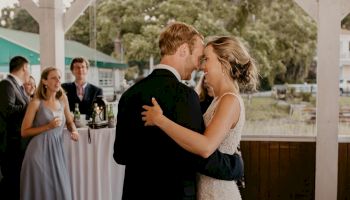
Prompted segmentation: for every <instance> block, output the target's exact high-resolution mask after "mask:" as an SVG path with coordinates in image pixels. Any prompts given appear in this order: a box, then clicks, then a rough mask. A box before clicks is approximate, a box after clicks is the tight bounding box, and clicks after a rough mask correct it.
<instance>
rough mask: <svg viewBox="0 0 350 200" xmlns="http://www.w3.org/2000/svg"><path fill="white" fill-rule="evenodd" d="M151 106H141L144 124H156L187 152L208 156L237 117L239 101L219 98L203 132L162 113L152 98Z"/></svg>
mask: <svg viewBox="0 0 350 200" xmlns="http://www.w3.org/2000/svg"><path fill="white" fill-rule="evenodd" d="M152 103H153V105H154V106H153V107H150V106H143V108H144V109H145V110H146V111H144V112H142V115H143V118H142V119H143V120H144V121H146V122H145V125H146V126H148V125H156V126H158V127H159V128H161V129H162V130H163V131H164V132H166V133H167V134H168V135H169V136H170V137H171V138H172V139H173V140H175V142H176V143H178V144H179V145H180V146H181V147H182V148H184V149H186V150H187V151H189V152H192V153H194V154H197V155H200V156H202V157H204V158H207V157H209V156H210V155H211V154H212V153H213V152H214V151H215V150H216V149H217V148H218V146H219V145H220V143H221V142H222V141H223V139H224V138H225V136H226V134H227V133H228V131H229V129H230V128H231V127H232V126H233V125H235V124H236V123H237V121H238V119H239V112H240V107H239V102H238V99H237V98H236V97H234V96H232V95H225V96H223V97H222V98H221V100H220V102H219V105H218V106H217V108H216V112H215V115H214V116H213V118H212V120H211V122H210V124H209V125H208V126H207V128H206V130H205V132H204V134H203V135H202V134H200V133H198V132H195V131H192V130H190V129H187V128H185V127H183V126H180V125H178V124H176V123H175V122H173V121H171V120H170V119H168V118H167V117H166V116H164V115H163V114H162V110H161V108H160V106H159V105H158V103H157V102H156V100H155V99H152Z"/></svg>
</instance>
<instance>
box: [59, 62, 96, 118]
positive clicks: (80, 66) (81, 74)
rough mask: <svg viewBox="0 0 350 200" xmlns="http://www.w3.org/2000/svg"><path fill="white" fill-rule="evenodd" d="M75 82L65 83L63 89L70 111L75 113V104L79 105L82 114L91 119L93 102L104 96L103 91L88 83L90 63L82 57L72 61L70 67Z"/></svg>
mask: <svg viewBox="0 0 350 200" xmlns="http://www.w3.org/2000/svg"><path fill="white" fill-rule="evenodd" d="M70 70H71V71H72V73H73V75H74V77H75V81H74V82H71V83H63V84H62V88H63V89H64V90H65V92H66V94H67V97H68V102H69V108H70V111H72V112H74V109H75V104H76V103H78V104H79V111H80V113H81V114H86V119H89V118H90V117H91V114H92V106H93V105H92V102H93V101H94V100H95V99H96V97H97V96H102V95H103V93H102V89H101V88H99V87H97V86H95V85H93V84H91V83H88V82H87V76H88V72H89V61H88V60H86V59H85V58H82V57H77V58H74V59H73V60H72V63H71V65H70Z"/></svg>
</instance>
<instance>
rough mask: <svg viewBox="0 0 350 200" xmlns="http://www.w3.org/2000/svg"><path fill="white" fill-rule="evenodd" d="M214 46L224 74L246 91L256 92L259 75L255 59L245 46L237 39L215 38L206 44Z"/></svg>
mask: <svg viewBox="0 0 350 200" xmlns="http://www.w3.org/2000/svg"><path fill="white" fill-rule="evenodd" d="M206 46H212V47H213V51H214V53H215V54H216V55H217V57H218V60H219V61H220V63H221V64H222V66H223V72H224V73H227V74H228V75H229V77H231V78H232V79H233V81H234V82H237V84H238V87H239V88H240V89H241V90H244V91H256V88H257V84H258V73H257V68H256V65H255V61H254V59H253V58H252V57H251V56H250V55H249V53H248V51H247V49H246V48H245V46H244V45H243V44H242V43H241V42H240V41H239V40H238V39H237V38H235V37H228V36H220V37H213V38H211V39H210V41H209V42H208V43H207V44H206Z"/></svg>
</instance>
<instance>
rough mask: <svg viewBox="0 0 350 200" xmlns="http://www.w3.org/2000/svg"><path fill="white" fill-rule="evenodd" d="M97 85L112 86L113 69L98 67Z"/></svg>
mask: <svg viewBox="0 0 350 200" xmlns="http://www.w3.org/2000/svg"><path fill="white" fill-rule="evenodd" d="M98 80H99V86H101V87H103V86H107V87H108V86H113V70H111V69H99V72H98Z"/></svg>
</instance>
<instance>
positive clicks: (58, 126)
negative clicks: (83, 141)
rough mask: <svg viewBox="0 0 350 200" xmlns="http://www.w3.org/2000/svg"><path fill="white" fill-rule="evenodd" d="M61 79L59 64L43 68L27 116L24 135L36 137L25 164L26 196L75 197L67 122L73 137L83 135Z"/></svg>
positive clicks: (23, 185) (23, 190)
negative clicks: (67, 159) (66, 147)
mask: <svg viewBox="0 0 350 200" xmlns="http://www.w3.org/2000/svg"><path fill="white" fill-rule="evenodd" d="M60 79H61V75H60V72H59V71H58V69H57V68H54V67H48V68H46V69H45V70H44V71H43V72H42V74H41V78H40V82H39V86H38V89H37V91H36V94H35V97H34V99H33V100H32V101H31V102H30V103H29V106H28V109H27V112H26V114H25V116H24V119H23V123H22V129H21V135H22V137H33V138H32V139H31V141H30V143H29V145H28V148H27V150H26V153H25V156H24V160H23V164H22V170H21V187H20V197H21V199H22V200H37V199H60V200H71V199H72V191H71V184H70V179H69V176H68V169H67V166H66V163H65V151H64V149H63V129H64V125H65V124H66V125H67V128H68V130H69V131H70V132H71V138H72V139H73V140H75V141H77V140H78V137H79V135H78V132H77V129H76V127H75V125H74V123H73V119H72V116H71V114H70V111H69V107H68V99H67V96H66V95H65V94H64V92H63V90H62V88H61V81H60Z"/></svg>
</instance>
